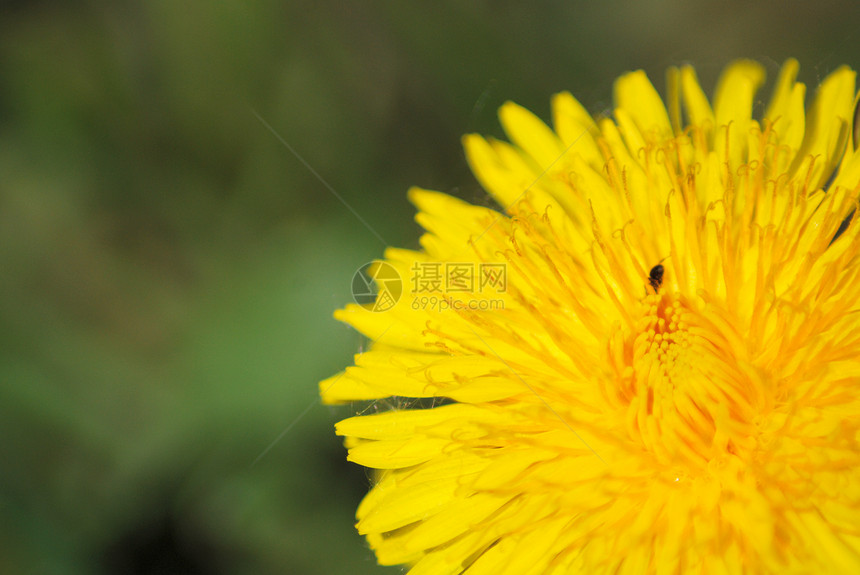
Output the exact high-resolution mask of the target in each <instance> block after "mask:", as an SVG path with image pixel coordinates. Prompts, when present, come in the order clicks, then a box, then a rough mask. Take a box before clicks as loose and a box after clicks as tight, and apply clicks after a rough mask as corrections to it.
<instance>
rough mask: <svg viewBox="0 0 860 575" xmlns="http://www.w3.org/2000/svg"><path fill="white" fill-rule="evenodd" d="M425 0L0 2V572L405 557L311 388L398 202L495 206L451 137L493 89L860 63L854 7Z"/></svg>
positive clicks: (347, 352) (320, 568) (330, 564)
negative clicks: (358, 529) (369, 537)
mask: <svg viewBox="0 0 860 575" xmlns="http://www.w3.org/2000/svg"><path fill="white" fill-rule="evenodd" d="M423 4H424V5H425V6H427V7H424V6H422V4H421V3H405V2H397V1H393V0H390V1H379V2H355V1H347V2H333V1H319V2H275V1H271V0H246V1H245V2H234V1H230V2H228V1H223V0H210V1H206V2H203V1H189V2H167V1H164V0H153V1H150V2H146V3H142V2H129V1H124V0H114V1H99V0H91V1H88V2H64V1H50V0H42V1H34V2H23V1H19V2H14V1H9V0H7V1H6V2H2V3H0V296H2V297H0V338H1V339H0V341H2V343H0V573H4V574H6V573H12V574H15V573H47V574H54V573H57V574H79V573H81V574H89V573H94V574H102V573H103V574H113V573H131V574H155V573H160V574H174V573H176V574H180V573H188V574H233V573H238V574H244V573H248V574H251V573H263V574H267V573H272V574H274V573H290V574H301V575H305V574H307V575H317V574H340V573H343V574H363V573H367V574H372V573H377V574H379V573H396V572H398V570H397V569H394V568H388V569H384V568H381V567H378V566H376V563H375V560H374V558H373V555H372V553H371V552H370V551H369V550H368V549H367V547H366V545H365V543H364V541H363V540H362V539H361V538H360V537H359V536H358V535H356V534H355V532H354V529H353V521H354V511H355V507H356V505H357V503H358V501H359V500H360V498H361V497H362V495H363V493H364V492H365V491H366V489H367V487H368V484H369V480H368V476H367V473H366V472H365V471H364V470H362V469H360V468H357V467H355V466H352V465H348V464H347V463H346V462H345V453H344V450H343V448H342V447H341V444H340V441H339V439H338V438H336V437H335V436H334V434H333V429H332V425H333V423H334V422H335V421H336V420H338V419H340V418H342V417H346V416H349V415H351V414H352V413H354V411H355V409H356V408H355V407H349V406H347V407H342V408H329V407H324V406H321V405H320V404H319V401H318V398H317V382H318V381H319V380H320V379H322V378H324V377H327V376H329V375H331V374H333V373H336V372H337V371H339V370H341V369H342V368H343V367H345V366H346V365H348V364H349V363H350V362H351V361H352V354H354V353H357V352H358V351H360V350H361V349H362V347H363V346H364V345H365V344H366V342H364V341H363V339H362V338H361V337H360V336H359V335H358V334H357V333H355V332H354V331H352V330H351V329H349V328H347V327H345V326H342V325H340V324H338V323H337V322H335V321H334V320H333V319H332V318H331V313H332V311H333V310H334V309H335V308H337V307H339V306H341V305H342V304H343V303H345V302H347V301H348V300H349V299H350V293H349V289H350V282H351V278H352V275H353V273H354V272H355V270H356V269H357V268H359V267H360V266H361V265H362V264H364V263H366V262H367V261H369V260H371V259H373V258H376V257H379V256H380V255H381V254H382V251H383V249H384V247H385V245H386V244H389V245H395V246H404V247H417V245H418V243H417V239H418V235H419V230H418V228H417V226H416V225H415V224H414V223H413V221H412V215H413V210H412V208H411V206H409V204H408V203H407V201H406V199H405V191H406V189H407V188H408V187H409V186H410V185H412V184H416V185H421V186H424V187H429V188H435V189H439V190H443V191H448V192H451V193H453V194H455V195H458V196H460V197H463V198H465V199H467V200H469V201H472V202H477V203H482V204H486V203H488V200H487V199H486V196H485V194H484V193H483V192H482V191H481V190H480V189H479V187H478V186H477V184H476V183H475V181H474V179H473V178H472V176H471V175H470V173H469V171H468V168H467V166H466V163H465V160H464V158H463V155H462V152H461V150H460V144H459V138H460V135H461V134H463V133H465V132H469V131H479V132H484V133H491V134H497V135H498V134H500V130H499V128H498V126H497V121H496V116H495V109H496V108H497V107H498V106H499V105H500V104H501V103H502V102H504V101H505V100H507V99H513V100H516V101H518V102H520V103H521V104H524V105H526V106H528V107H530V108H531V109H533V110H534V111H535V112H536V113H538V114H539V115H541V116H542V117H544V118H548V117H549V104H548V103H549V98H550V95H551V94H553V93H554V92H556V91H559V90H564V89H568V90H571V91H572V92H573V93H574V95H576V96H577V97H578V98H580V99H581V101H582V102H583V103H584V104H585V105H586V106H587V107H588V108H589V109H591V110H592V111H594V112H595V113H599V112H601V111H603V110H606V109H608V108H609V106H610V105H611V93H612V92H611V86H612V81H613V79H614V78H615V77H616V76H618V75H619V74H620V73H622V72H624V71H626V70H630V69H634V68H640V67H641V68H644V69H646V70H647V71H648V72H649V74H650V75H651V77H652V79H653V80H654V82H655V84H656V85H657V86H658V88H660V89H662V86H663V72H664V69H665V68H666V67H667V66H669V65H675V64H679V63H683V62H692V63H693V64H695V65H696V66H697V68H698V70H699V73H700V77H701V79H702V80H703V83H704V84H705V85H706V88H707V89H710V87H712V86H713V82H714V79H715V77H716V75H717V73H718V72H719V70H720V68H721V67H722V66H723V65H724V64H725V63H726V62H728V61H729V60H730V59H732V58H736V57H740V56H747V57H752V58H756V59H759V60H760V61H762V62H763V63H764V64H765V65H766V67H767V68H768V71H769V74H770V77H771V78H772V77H773V76H774V73H775V71H776V70H777V68H778V65H779V64H780V63H781V62H782V61H783V60H784V59H785V58H786V57H788V56H791V55H794V56H797V57H798V58H799V59H800V61H801V66H802V68H801V70H802V72H801V73H802V79H803V80H805V81H807V83H809V84H814V83H816V82H817V80H818V79H820V78H821V77H823V76H824V75H825V74H826V73H827V72H829V71H831V70H832V69H834V68H835V67H837V66H838V65H839V64H842V63H847V64H850V65H852V66H853V67H857V66H860V58H858V51H857V43H856V36H857V34H856V31H857V30H858V25H860V15H858V10H857V8H856V6H855V5H854V3H853V2H834V1H827V0H825V1H822V2H818V3H816V4H815V5H814V6H813V3H812V2H805V1H800V0H797V1H794V2H756V3H746V2H738V1H735V2H728V3H720V4H718V3H711V2H681V1H676V0H665V1H646V2H637V1H633V0H630V1H627V2H608V3H596V2H595V3H584V2H545V1H544V2H531V3H519V2H510V1H497V2H491V1H482V2H462V1H454V0H445V1H441V2H436V3H433V4H432V8H430V7H429V6H430V3H423ZM763 98H764V96H763ZM258 116H259V118H262V119H263V120H264V121H265V122H266V123H268V124H269V125H271V127H272V128H273V129H274V130H275V131H276V132H277V133H278V134H279V135H280V136H281V137H282V138H283V139H284V141H285V142H287V144H288V145H289V146H291V147H292V148H293V149H294V150H295V151H296V152H298V153H299V154H301V156H302V157H303V158H304V159H305V160H306V161H307V164H308V165H309V166H310V167H311V168H312V170H313V171H315V172H316V173H317V174H319V176H320V177H321V178H322V179H324V180H325V182H327V184H328V186H330V187H331V188H332V189H333V190H335V191H336V193H337V194H339V195H341V196H342V197H343V199H344V200H345V201H346V202H347V203H348V204H349V205H350V206H352V208H354V210H355V212H357V213H358V214H360V216H361V218H363V219H364V220H365V221H366V222H367V224H368V226H367V227H366V226H365V225H364V224H362V222H361V221H360V220H359V219H358V218H356V216H355V215H354V214H353V213H351V212H350V210H349V209H347V208H346V207H345V206H344V205H343V204H341V202H340V201H339V200H338V199H337V197H335V194H333V193H332V192H331V191H330V190H329V189H328V188H327V185H326V184H324V183H323V182H321V181H320V178H317V177H316V176H315V175H314V174H313V173H312V172H311V170H309V169H308V168H307V167H305V166H304V165H302V163H301V162H300V161H299V160H298V159H297V158H296V157H295V156H293V155H292V154H291V153H290V151H289V150H288V149H287V148H286V147H285V146H284V145H282V143H281V142H279V140H278V138H276V137H275V136H274V135H273V134H272V132H270V131H269V129H268V128H267V127H266V125H264V123H263V122H262V121H261V120H260V119H259V118H258ZM368 227H369V228H370V229H368ZM371 230H372V231H371ZM377 236H378V237H377ZM284 432H286V433H284ZM282 433H283V437H282V438H281V439H280V440H279V441H278V442H277V443H275V444H274V446H273V447H272V448H271V449H270V450H269V451H268V452H265V450H266V449H267V448H268V447H269V446H270V444H271V443H272V442H273V441H274V440H275V439H276V438H278V437H279V435H281V434H282ZM264 452H265V455H264V456H263V457H260V455H261V454H263V453H264ZM258 458H259V459H258ZM255 461H256V463H255Z"/></svg>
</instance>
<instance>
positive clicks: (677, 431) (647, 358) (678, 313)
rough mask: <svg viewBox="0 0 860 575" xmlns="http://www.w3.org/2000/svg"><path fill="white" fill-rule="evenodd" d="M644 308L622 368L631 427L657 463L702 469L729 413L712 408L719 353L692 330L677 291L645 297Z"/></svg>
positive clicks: (690, 313) (689, 313)
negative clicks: (627, 366)
mask: <svg viewBox="0 0 860 575" xmlns="http://www.w3.org/2000/svg"><path fill="white" fill-rule="evenodd" d="M643 306H644V309H643V312H644V313H643V315H642V318H641V320H640V323H639V330H638V333H637V334H636V336H635V338H634V339H633V343H632V350H631V351H632V354H631V355H630V356H628V357H631V359H632V361H631V363H630V365H629V368H632V369H627V370H625V372H626V374H627V375H628V376H629V377H628V382H627V386H628V390H629V391H630V392H631V393H630V401H629V404H628V407H627V409H628V412H627V421H628V426H629V431H630V433H631V435H632V436H633V437H634V438H635V439H638V440H640V441H641V443H642V445H643V447H644V448H645V449H646V450H647V451H648V452H649V453H651V454H652V455H653V456H654V457H655V458H656V460H657V461H658V462H659V463H660V464H663V465H667V466H671V467H677V466H682V467H684V468H686V469H688V470H691V471H694V470H696V469H703V468H704V467H705V466H707V464H708V462H709V461H710V460H711V459H713V458H714V456H716V455H717V454H718V451H719V450H717V449H716V443H715V438H716V436H717V433H716V432H717V428H718V424H717V422H718V421H722V420H725V419H726V418H727V417H728V414H727V413H718V412H715V410H714V409H713V406H714V405H715V401H714V400H715V399H717V397H718V396H719V395H720V394H719V393H718V392H717V390H716V389H715V385H716V384H717V381H715V380H714V379H713V378H712V377H711V374H712V373H713V370H714V369H715V366H718V365H719V363H720V360H719V357H717V355H715V354H714V353H713V352H712V350H711V345H710V344H709V342H708V341H707V340H706V339H705V338H704V337H702V336H701V335H699V334H698V333H697V332H696V330H695V329H691V326H690V320H691V318H693V317H694V314H695V312H694V311H692V310H690V309H689V307H688V305H687V304H686V303H685V302H684V301H683V300H682V299H680V298H679V297H678V296H677V295H673V294H665V293H663V294H656V295H649V296H648V297H646V298H645V300H644V302H643ZM716 369H719V368H716ZM720 409H721V408H719V407H718V408H717V409H716V411H719V410H720Z"/></svg>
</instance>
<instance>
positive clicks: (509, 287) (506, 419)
mask: <svg viewBox="0 0 860 575" xmlns="http://www.w3.org/2000/svg"><path fill="white" fill-rule="evenodd" d="M797 71H798V64H797V62H795V61H794V60H790V61H788V62H787V63H786V64H785V65H784V66H783V67H782V69H781V71H780V73H779V76H778V78H777V80H776V83H775V88H774V93H773V97H772V98H771V100H770V103H769V104H768V105H767V107H766V108H765V109H764V110H763V113H762V112H761V111H760V110H759V111H757V113H754V109H756V108H758V106H757V100H756V99H755V97H756V92H757V90H758V88H759V87H760V86H761V84H762V83H763V80H764V70H763V68H762V67H761V66H760V65H759V64H757V63H755V62H750V61H739V62H735V63H733V64H732V65H730V66H729V67H728V68H727V69H726V70H725V71H724V72H723V75H722V77H721V79H720V80H719V82H718V85H717V89H716V94H715V98H714V100H713V105H712V104H711V103H710V102H709V100H708V99H707V97H706V96H705V95H704V93H703V91H702V89H701V88H700V86H699V83H698V81H697V79H696V75H695V72H694V71H693V69H692V68H690V67H683V68H680V69H672V70H670V71H669V74H668V90H667V100H666V101H667V103H666V104H664V103H663V101H662V99H661V98H660V96H659V95H658V93H657V92H656V90H655V89H654V88H653V86H652V85H651V83H650V82H649V80H648V79H647V77H646V76H645V74H644V73H643V72H641V71H640V72H633V73H629V74H627V75H625V76H623V77H621V78H620V79H618V81H617V82H616V84H615V109H614V111H613V113H612V117H600V118H592V117H591V116H590V115H589V114H588V113H587V112H586V110H585V109H584V108H583V106H582V105H580V104H579V103H578V102H577V101H576V100H575V99H574V98H573V97H572V96H571V95H570V94H568V93H562V94H558V95H556V96H555V97H554V99H553V101H552V115H553V128H549V127H548V126H547V125H545V124H544V123H543V122H542V121H541V120H539V119H538V118H537V117H535V116H534V115H532V114H531V113H530V112H528V111H526V110H524V109H523V108H521V107H519V106H517V105H516V104H513V103H507V104H505V105H504V106H503V107H502V108H501V110H500V118H501V122H502V125H503V126H504V129H505V131H506V133H507V135H508V137H509V139H510V141H511V143H505V142H501V141H496V140H490V139H485V138H483V137H481V136H477V135H469V136H466V137H465V138H464V145H465V149H466V154H467V157H468V160H469V163H470V165H471V167H472V169H473V171H474V173H475V175H476V176H477V178H478V180H479V181H480V182H481V184H482V185H483V186H484V187H485V188H486V189H487V191H489V193H490V194H492V196H493V197H494V198H495V199H496V200H497V201H498V203H499V204H500V205H501V206H502V207H503V208H504V212H503V213H499V212H496V211H493V210H491V209H488V208H485V207H476V206H472V205H468V204H466V203H464V202H462V201H460V200H457V199H454V198H452V197H449V196H447V195H444V194H440V193H437V192H431V191H426V190H420V189H413V190H411V192H410V198H411V200H412V201H413V202H414V203H415V205H416V206H417V207H418V208H419V210H420V212H419V214H418V216H417V219H418V222H419V223H420V224H421V225H422V226H423V227H424V228H425V229H426V230H427V233H426V234H425V235H424V236H423V237H422V239H421V244H422V247H423V250H421V251H407V250H400V249H389V250H387V251H386V253H385V258H386V262H387V263H388V264H390V265H392V266H393V267H394V268H395V269H396V270H397V271H398V272H399V274H400V275H401V276H402V277H403V278H411V279H412V280H413V282H412V283H413V285H412V290H411V292H410V293H409V294H405V295H406V297H403V298H401V300H400V301H399V302H398V303H397V305H395V306H394V307H393V308H391V309H390V310H389V311H386V312H384V313H373V312H371V311H368V310H367V309H364V308H362V307H360V306H354V305H350V306H347V307H346V308H345V309H343V310H340V311H338V312H337V313H336V317H337V318H338V319H341V320H343V321H345V322H347V323H349V324H351V325H352V326H354V327H355V328H356V329H358V330H359V331H360V332H362V333H364V334H365V335H367V336H368V337H369V338H371V339H372V340H373V345H372V348H371V349H370V350H369V351H367V352H366V353H363V354H361V355H358V356H357V357H356V365H355V366H354V367H351V368H348V369H347V370H346V371H345V372H344V373H342V374H340V375H338V376H335V377H333V378H330V379H328V380H326V381H323V382H322V383H321V384H320V389H321V393H322V397H323V399H324V401H326V402H328V403H345V402H355V401H362V400H371V401H377V402H385V401H388V402H389V403H391V404H397V405H402V404H406V405H407V406H409V405H411V406H412V408H410V409H401V408H392V409H389V410H384V411H382V412H374V413H373V414H370V415H367V414H362V415H359V416H356V417H352V418H349V419H346V420H345V421H341V422H340V423H338V424H337V433H338V434H340V435H343V436H345V438H346V439H345V441H346V445H347V447H348V448H349V459H350V460H352V461H354V462H356V463H359V464H361V465H365V466H367V467H370V468H373V469H376V470H379V471H378V472H377V474H376V482H375V485H374V486H373V488H372V489H371V491H370V493H369V494H368V495H367V497H366V498H365V499H364V501H363V502H362V504H361V506H360V507H359V509H358V514H357V517H358V524H357V527H358V530H359V532H360V533H362V534H364V535H366V536H367V540H368V542H369V543H370V546H371V547H372V548H373V549H374V550H375V552H376V555H377V557H378V559H379V561H380V563H383V564H407V565H409V566H410V567H411V569H410V571H409V573H410V575H424V574H434V575H436V574H457V573H468V574H469V575H477V574H484V573H488V574H489V573H492V574H494V575H499V574H512V575H522V574H544V573H552V574H568V573H739V572H748V573H811V572H819V573H837V572H839V573H856V572H860V277H858V276H860V241H858V239H857V237H856V236H857V235H858V233H860V230H858V224H857V221H856V220H857V218H853V214H854V213H855V210H856V209H857V202H858V196H860V152H858V151H857V147H858V142H857V139H858V138H857V134H856V133H854V129H855V128H854V121H853V120H854V109H855V74H854V72H853V71H851V70H849V69H847V68H840V69H838V70H836V71H835V72H833V73H832V74H830V75H829V76H828V77H827V78H826V79H824V81H823V82H822V83H821V85H820V86H819V87H818V89H817V92H816V94H815V97H814V100H813V102H812V105H811V107H810V108H809V109H808V110H806V109H805V107H804V99H805V87H804V86H803V84H800V83H798V82H796V75H797ZM461 265H462V266H466V267H467V268H468V267H469V266H471V269H472V276H471V277H472V278H473V279H474V282H473V283H472V284H468V282H467V281H466V280H467V279H468V277H469V276H468V274H466V275H463V272H462V271H461V272H458V273H460V275H459V276H458V277H459V279H460V281H459V283H458V282H455V281H450V280H452V277H451V273H453V272H451V270H452V269H457V266H461ZM490 269H491V270H494V272H493V273H494V274H495V275H493V274H489V275H486V274H487V270H490ZM426 270H433V273H434V274H436V275H434V276H433V277H434V278H436V280H438V281H437V283H431V284H429V285H430V286H431V287H439V288H440V292H441V294H440V295H439V299H438V300H437V302H436V304H434V305H427V304H428V302H430V301H431V300H429V299H422V297H425V298H426V293H425V294H422V293H420V292H421V290H420V288H421V287H422V286H423V287H427V285H428V284H426V283H424V284H422V283H421V282H419V281H414V280H415V276H416V274H418V273H419V272H421V271H426ZM464 278H465V279H464ZM488 278H489V280H488ZM425 279H426V278H425ZM431 279H432V278H431ZM455 279H456V278H455ZM500 279H503V280H504V281H502V282H501V283H499V282H498V281H496V280H500ZM484 280H487V281H484ZM490 280H493V281H490ZM494 282H495V283H494ZM452 286H454V287H456V288H466V289H462V290H461V289H452ZM484 288H487V289H484ZM404 291H409V290H408V288H404ZM442 302H444V305H443V304H442ZM491 303H492V305H490V304H491ZM437 304H438V305H437ZM391 398H399V399H396V400H393V399H391ZM365 413H367V412H365Z"/></svg>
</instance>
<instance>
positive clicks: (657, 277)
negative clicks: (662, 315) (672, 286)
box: [648, 264, 666, 293]
mask: <svg viewBox="0 0 860 575" xmlns="http://www.w3.org/2000/svg"><path fill="white" fill-rule="evenodd" d="M664 271H666V270H665V269H664V268H663V264H657V265H656V266H654V267H653V268H651V272H650V273H649V274H648V283H649V284H651V287H652V288H654V293H657V292H658V291H660V286H661V285H663V272H664Z"/></svg>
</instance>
